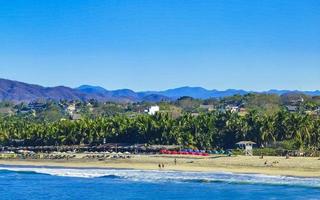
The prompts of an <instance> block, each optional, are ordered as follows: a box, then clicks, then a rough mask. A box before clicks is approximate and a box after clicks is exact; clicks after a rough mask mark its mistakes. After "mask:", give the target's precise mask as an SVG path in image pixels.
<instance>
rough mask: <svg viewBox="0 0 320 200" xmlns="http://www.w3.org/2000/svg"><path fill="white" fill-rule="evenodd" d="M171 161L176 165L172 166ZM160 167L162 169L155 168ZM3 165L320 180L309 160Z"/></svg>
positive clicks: (149, 159)
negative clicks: (213, 173)
mask: <svg viewBox="0 0 320 200" xmlns="http://www.w3.org/2000/svg"><path fill="white" fill-rule="evenodd" d="M175 160H176V161H177V163H176V164H175ZM159 164H160V165H162V164H163V165H164V167H163V168H162V167H161V168H159ZM0 165H4V166H33V167H64V168H102V169H110V168H112V169H134V170H166V171H185V172H231V173H244V174H264V175H280V176H295V177H320V160H319V159H318V158H314V157H313V158H312V157H293V158H290V159H286V158H284V157H272V156H268V157H264V158H263V159H260V158H259V157H257V156H252V157H251V156H250V157H246V156H232V157H224V156H222V157H214V156H211V157H205V158H203V157H185V156H163V155H134V156H132V158H130V159H109V160H104V161H99V160H90V159H69V160H48V159H24V160H22V159H1V160H0Z"/></svg>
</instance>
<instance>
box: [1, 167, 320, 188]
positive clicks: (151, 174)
mask: <svg viewBox="0 0 320 200" xmlns="http://www.w3.org/2000/svg"><path fill="white" fill-rule="evenodd" d="M8 171H13V172H16V173H37V174H47V175H52V176H64V177H78V178H118V179H127V180H131V181H143V182H203V183H211V182H222V183H232V184H268V185H287V186H303V187H313V188H320V178H302V177H290V176H271V175H262V174H237V173H228V172H219V173H217V172H180V171H158V170H131V169H93V168H82V169H79V168H58V167H31V166H30V167H20V166H19V167H18V166H0V172H2V173H5V172H8Z"/></svg>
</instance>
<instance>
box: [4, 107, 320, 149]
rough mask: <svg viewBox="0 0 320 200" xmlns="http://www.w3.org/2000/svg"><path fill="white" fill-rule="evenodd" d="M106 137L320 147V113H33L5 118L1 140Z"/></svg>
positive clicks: (28, 142) (204, 145)
mask: <svg viewBox="0 0 320 200" xmlns="http://www.w3.org/2000/svg"><path fill="white" fill-rule="evenodd" d="M104 139H105V140H106V142H118V143H131V144H135V143H148V144H179V145H183V146H188V147H198V148H201V149H212V148H225V149H228V148H234V145H235V143H236V142H238V141H241V140H251V141H254V142H256V143H257V144H258V146H260V147H262V146H265V147H267V146H270V145H272V144H274V143H276V142H281V143H283V144H282V145H283V146H286V148H287V149H290V148H293V149H319V147H320V117H319V116H312V115H307V114H299V113H289V112H287V111H279V112H276V113H274V114H271V115H270V114H269V115H268V114H261V113H259V112H256V111H249V112H248V114H246V115H239V113H232V112H217V111H213V112H207V113H201V114H200V115H199V116H192V115H191V114H184V115H182V116H181V117H178V118H176V119H174V118H172V117H171V116H169V115H168V114H163V113H158V114H156V115H153V116H151V115H146V114H140V115H136V116H134V117H132V116H131V117H130V116H126V115H115V116H111V117H97V118H91V119H90V118H83V119H80V120H76V121H72V120H69V119H65V120H60V121H56V122H47V121H33V120H31V119H30V118H22V117H16V116H12V117H2V118H0V144H1V145H14V142H15V141H19V142H20V143H21V144H20V145H25V146H35V145H41V146H42V145H79V144H88V145H97V144H102V143H103V140H104Z"/></svg>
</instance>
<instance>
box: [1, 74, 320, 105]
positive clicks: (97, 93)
mask: <svg viewBox="0 0 320 200" xmlns="http://www.w3.org/2000/svg"><path fill="white" fill-rule="evenodd" d="M252 92H254V91H245V90H235V89H229V90H225V91H218V90H207V89H204V88H202V87H181V88H175V89H169V90H165V91H146V92H135V91H132V90H130V89H121V90H106V89H105V88H102V87H99V86H90V85H82V86H80V87H78V88H69V87H65V86H57V87H43V86H39V85H33V84H28V83H22V82H18V81H12V80H7V79H1V78H0V101H4V100H6V101H15V102H29V101H33V100H37V99H55V100H60V99H67V100H88V99H97V100H98V101H117V102H138V101H149V102H158V101H163V100H175V99H178V98H180V97H182V96H190V97H193V98H199V99H208V98H222V97H227V96H233V95H244V94H248V93H252ZM259 93H267V94H277V95H282V94H286V93H304V94H307V95H311V96H318V95H320V91H319V90H317V91H291V90H269V91H266V92H259Z"/></svg>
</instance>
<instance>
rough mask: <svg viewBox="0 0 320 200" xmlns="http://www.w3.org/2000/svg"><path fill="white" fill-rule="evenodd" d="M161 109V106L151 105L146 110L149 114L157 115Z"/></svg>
mask: <svg viewBox="0 0 320 200" xmlns="http://www.w3.org/2000/svg"><path fill="white" fill-rule="evenodd" d="M159 111H160V107H159V106H151V107H150V108H149V109H148V110H146V112H147V113H148V114H149V115H155V114H156V113H157V112H159Z"/></svg>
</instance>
